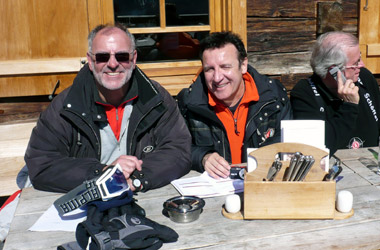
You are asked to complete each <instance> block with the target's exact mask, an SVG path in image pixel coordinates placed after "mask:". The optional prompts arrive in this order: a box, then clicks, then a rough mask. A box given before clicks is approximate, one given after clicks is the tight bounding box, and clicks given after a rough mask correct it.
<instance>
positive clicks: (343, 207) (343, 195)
mask: <svg viewBox="0 0 380 250" xmlns="http://www.w3.org/2000/svg"><path fill="white" fill-rule="evenodd" d="M353 200H354V197H353V195H352V193H351V192H350V191H347V190H342V191H340V192H339V193H338V197H337V199H336V209H337V210H338V211H339V212H341V213H348V212H350V211H351V209H352V203H353Z"/></svg>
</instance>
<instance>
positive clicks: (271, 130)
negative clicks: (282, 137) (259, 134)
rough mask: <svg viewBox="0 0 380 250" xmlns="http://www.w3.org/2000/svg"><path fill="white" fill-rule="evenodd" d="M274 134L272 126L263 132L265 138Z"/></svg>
mask: <svg viewBox="0 0 380 250" xmlns="http://www.w3.org/2000/svg"><path fill="white" fill-rule="evenodd" d="M273 135H274V128H269V129H268V130H267V131H266V132H265V135H264V137H265V139H268V138H269V137H273Z"/></svg>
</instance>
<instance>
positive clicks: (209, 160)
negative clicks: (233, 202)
mask: <svg viewBox="0 0 380 250" xmlns="http://www.w3.org/2000/svg"><path fill="white" fill-rule="evenodd" d="M202 162H203V166H204V168H205V170H206V171H207V173H208V174H209V175H210V176H211V177H213V178H215V179H219V178H227V177H228V176H229V175H230V168H231V167H230V165H229V164H228V162H227V161H226V160H225V159H224V158H223V157H221V156H220V155H219V154H218V153H211V154H207V155H205V156H204V158H203V161H202Z"/></svg>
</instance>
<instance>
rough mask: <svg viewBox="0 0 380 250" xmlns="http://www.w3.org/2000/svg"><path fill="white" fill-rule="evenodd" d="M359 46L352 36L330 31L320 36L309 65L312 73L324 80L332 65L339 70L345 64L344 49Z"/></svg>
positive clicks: (356, 39) (346, 59)
mask: <svg viewBox="0 0 380 250" xmlns="http://www.w3.org/2000/svg"><path fill="white" fill-rule="evenodd" d="M358 45H359V40H358V38H357V37H355V36H354V35H352V34H349V33H345V32H341V31H332V32H327V33H324V34H322V35H320V36H319V37H318V39H317V41H316V43H315V45H314V49H313V53H312V55H311V59H310V65H311V68H312V69H313V71H314V73H315V74H317V75H318V76H320V77H321V78H325V77H326V74H327V71H328V68H329V67H331V66H332V65H336V66H338V68H340V69H341V70H342V69H343V67H344V66H345V65H346V64H347V61H348V58H347V54H346V49H347V48H349V47H355V46H358Z"/></svg>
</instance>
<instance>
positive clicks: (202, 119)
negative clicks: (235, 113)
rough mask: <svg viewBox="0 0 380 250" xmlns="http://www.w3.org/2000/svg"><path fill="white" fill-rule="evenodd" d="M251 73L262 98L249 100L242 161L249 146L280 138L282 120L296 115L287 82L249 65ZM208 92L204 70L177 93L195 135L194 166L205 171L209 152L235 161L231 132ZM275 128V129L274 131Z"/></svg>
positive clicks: (193, 148)
mask: <svg viewBox="0 0 380 250" xmlns="http://www.w3.org/2000/svg"><path fill="white" fill-rule="evenodd" d="M248 73H249V74H250V75H251V76H252V77H253V79H254V80H255V83H256V87H257V90H258V92H259V96H260V99H259V101H257V102H251V103H250V104H249V111H248V117H247V123H246V130H245V135H244V141H243V143H244V145H243V154H242V159H241V162H246V161H247V148H258V147H262V146H265V145H269V144H272V143H276V142H280V141H281V127H280V122H281V120H283V119H285V120H287V119H291V118H292V112H291V107H290V102H289V99H288V97H287V94H286V89H285V88H284V86H283V85H282V84H281V83H280V82H279V81H278V80H272V79H270V78H268V77H266V76H264V75H261V74H259V73H258V72H257V71H256V70H255V69H254V68H253V67H251V66H249V65H248ZM207 94H208V92H207V86H206V83H205V79H204V74H203V73H201V74H200V75H199V76H198V78H197V79H196V81H195V82H194V83H193V84H192V85H191V86H190V88H187V89H183V90H182V91H181V92H180V93H179V95H178V96H177V98H178V104H179V107H180V111H181V113H182V115H183V116H184V117H185V120H186V122H187V125H188V127H189V130H190V133H191V135H192V147H191V152H192V169H194V170H197V171H199V172H203V171H204V167H203V166H202V159H203V157H204V156H205V155H206V154H207V153H211V152H217V153H218V154H219V155H221V156H222V157H223V158H224V159H225V160H226V161H227V162H231V151H230V145H229V142H228V138H227V132H226V131H225V128H224V126H223V124H222V122H221V121H220V120H219V119H218V117H217V116H216V114H215V112H214V111H213V109H212V107H211V106H210V105H209V104H208V95H207ZM271 131H272V132H274V133H273V134H270V132H271ZM269 134H270V135H269ZM268 135H269V137H268Z"/></svg>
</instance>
